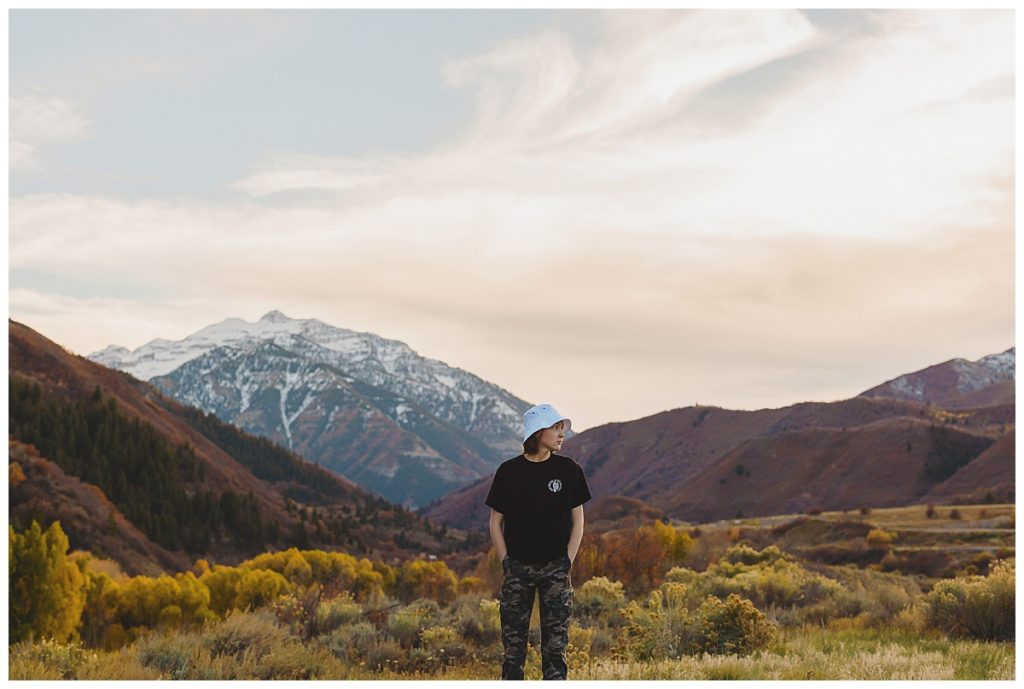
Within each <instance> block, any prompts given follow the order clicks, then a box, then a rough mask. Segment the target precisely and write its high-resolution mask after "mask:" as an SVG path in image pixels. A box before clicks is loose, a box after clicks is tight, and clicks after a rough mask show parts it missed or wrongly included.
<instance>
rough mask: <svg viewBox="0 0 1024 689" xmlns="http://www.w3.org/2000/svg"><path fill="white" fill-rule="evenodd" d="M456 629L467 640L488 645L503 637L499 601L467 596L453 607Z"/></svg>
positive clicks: (482, 645) (484, 645)
mask: <svg viewBox="0 0 1024 689" xmlns="http://www.w3.org/2000/svg"><path fill="white" fill-rule="evenodd" d="M452 610H453V613H454V617H455V622H454V624H455V630H456V631H457V632H458V633H459V636H461V637H462V638H463V639H465V640H466V641H469V642H471V643H473V644H476V645H477V646H481V647H486V646H490V645H491V644H493V643H496V642H497V641H499V640H500V639H501V616H500V612H499V604H498V601H496V600H493V599H490V598H480V597H465V598H460V599H459V601H458V602H457V603H456V604H455V605H454V606H453V608H452Z"/></svg>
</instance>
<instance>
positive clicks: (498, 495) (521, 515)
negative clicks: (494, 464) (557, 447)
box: [485, 453, 590, 564]
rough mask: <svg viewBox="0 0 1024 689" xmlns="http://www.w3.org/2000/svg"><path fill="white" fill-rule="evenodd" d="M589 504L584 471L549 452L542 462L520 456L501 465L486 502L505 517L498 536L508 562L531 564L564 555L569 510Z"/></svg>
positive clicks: (588, 491) (570, 515)
mask: <svg viewBox="0 0 1024 689" xmlns="http://www.w3.org/2000/svg"><path fill="white" fill-rule="evenodd" d="M587 500H590V489H589V488H588V487H587V479H586V477H585V476H584V475H583V468H582V467H580V465H579V464H577V463H576V462H575V460H573V459H571V458H569V457H563V456H562V455H556V454H554V453H552V454H551V456H550V457H548V458H547V459H546V460H544V461H543V462H531V461H530V460H528V459H527V458H526V457H524V456H523V455H519V456H518V457H513V458H512V459H509V460H506V461H504V462H502V463H501V465H500V466H499V467H498V471H497V472H495V474H494V480H493V481H492V482H491V490H490V492H489V493H488V494H487V500H486V501H485V503H486V504H487V505H488V506H489V507H492V508H494V509H495V510H496V511H498V512H500V513H501V514H502V515H504V517H505V519H504V525H503V528H502V533H503V534H504V536H505V545H506V546H507V547H508V555H509V557H511V558H512V559H513V560H519V561H520V562H527V563H531V564H534V563H543V562H550V561H551V560H556V559H558V558H560V557H564V556H565V555H567V554H568V547H569V536H570V534H571V533H572V509H573V508H574V507H576V506H577V505H582V504H583V503H585V502H586V501H587Z"/></svg>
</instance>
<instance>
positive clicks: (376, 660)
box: [366, 639, 404, 672]
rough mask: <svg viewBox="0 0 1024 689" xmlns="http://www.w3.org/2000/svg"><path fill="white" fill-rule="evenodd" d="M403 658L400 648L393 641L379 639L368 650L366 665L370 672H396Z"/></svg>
mask: <svg viewBox="0 0 1024 689" xmlns="http://www.w3.org/2000/svg"><path fill="white" fill-rule="evenodd" d="M403 660H404V656H403V654H402V647H401V646H399V645H398V642H396V641H395V640H394V639H381V640H380V642H378V643H377V644H375V645H374V646H373V648H371V649H370V653H369V654H368V655H367V658H366V665H367V667H368V668H370V669H371V670H375V671H377V672H380V671H381V670H396V669H398V668H399V665H401V664H402V662H403Z"/></svg>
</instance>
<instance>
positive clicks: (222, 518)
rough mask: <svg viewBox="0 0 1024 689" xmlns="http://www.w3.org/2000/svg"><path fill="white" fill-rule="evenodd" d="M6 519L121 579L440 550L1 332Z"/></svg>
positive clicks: (168, 403) (213, 427) (348, 493)
mask: <svg viewBox="0 0 1024 689" xmlns="http://www.w3.org/2000/svg"><path fill="white" fill-rule="evenodd" d="M8 330H9V380H10V392H9V412H8V413H9V435H10V438H9V442H10V455H9V471H10V476H11V481H10V494H9V497H10V500H9V509H10V518H11V524H12V525H13V526H15V528H18V529H23V528H25V527H26V526H27V525H28V523H30V522H31V520H32V519H36V520H37V521H43V522H47V523H48V522H49V521H52V520H54V519H60V520H61V524H62V526H63V527H64V529H65V531H66V532H67V533H68V537H69V540H70V542H71V546H72V548H76V549H84V550H93V551H95V552H97V554H99V555H101V556H104V557H109V558H111V559H115V560H117V561H118V562H119V563H120V564H121V565H122V567H123V568H124V570H125V571H126V572H129V573H139V572H146V573H150V572H154V571H170V570H174V569H176V568H179V567H181V565H182V563H187V562H191V561H194V560H195V559H198V558H205V559H207V560H209V561H211V562H219V563H226V564H230V563H237V562H239V561H241V560H243V559H246V558H248V557H252V556H254V555H256V554H258V553H261V552H264V551H266V550H273V549H275V548H287V547H290V546H293V545H295V546H300V547H322V548H327V549H332V550H335V549H343V550H346V551H348V552H351V553H352V554H357V555H358V554H363V555H370V554H373V555H374V556H375V557H378V558H390V559H392V560H394V559H395V558H405V557H411V556H415V555H417V554H419V553H421V552H437V553H441V552H447V551H450V550H451V549H452V548H453V546H454V544H455V543H456V542H457V534H447V535H444V536H442V535H441V532H440V530H436V532H435V529H434V528H433V526H432V525H431V524H430V523H429V522H427V521H426V520H424V519H422V518H419V517H416V516H415V515H414V514H412V513H410V512H409V511H407V510H405V509H403V508H400V507H397V506H394V505H389V504H387V503H386V502H385V501H384V500H383V499H381V498H380V497H377V496H375V495H372V494H371V493H369V492H367V491H365V490H363V489H362V488H360V487H359V486H357V485H356V484H354V483H353V482H351V481H349V480H347V479H345V478H343V477H341V476H338V475H336V474H334V473H332V472H330V471H327V470H325V469H323V468H322V467H319V466H317V465H315V464H313V463H311V462H308V461H306V460H305V459H303V458H302V457H300V456H298V455H296V454H294V453H292V452H289V451H288V450H286V449H284V448H281V447H278V446H276V445H274V444H273V443H271V442H270V441H269V440H267V439H264V438H258V437H254V436H250V435H247V434H245V433H243V432H242V431H240V430H238V429H237V428H235V427H233V426H231V425H229V424H225V423H223V422H221V421H219V420H218V419H217V418H216V417H215V416H213V415H209V414H206V413H204V412H202V411H200V410H196V409H193V408H190V407H187V406H184V405H182V404H180V403H178V402H176V401H174V400H172V399H169V398H167V397H165V396H164V395H162V394H161V393H160V392H159V391H158V390H157V389H156V388H155V387H153V386H152V385H151V384H149V383H146V382H143V381H139V380H137V379H135V378H133V377H132V376H130V375H128V374H124V373H121V372H118V371H114V370H111V369H109V368H106V367H104V366H101V365H99V364H96V363H93V362H92V361H89V360H87V359H85V358H82V357H79V356H75V355H73V354H71V353H69V352H68V351H66V350H65V349H63V348H62V347H60V346H59V345H57V344H56V343H54V342H52V341H50V340H48V339H47V338H45V337H44V336H42V335H41V334H39V333H37V332H36V331H34V330H32V329H31V328H28V327H27V326H25V325H23V324H21V323H16V322H14V321H9V322H8Z"/></svg>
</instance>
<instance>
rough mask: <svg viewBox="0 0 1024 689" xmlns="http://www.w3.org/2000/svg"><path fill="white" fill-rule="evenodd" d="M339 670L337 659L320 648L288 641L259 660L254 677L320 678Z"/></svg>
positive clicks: (332, 674) (336, 673)
mask: <svg viewBox="0 0 1024 689" xmlns="http://www.w3.org/2000/svg"><path fill="white" fill-rule="evenodd" d="M341 672H342V668H340V667H338V661H337V660H336V659H335V658H334V657H332V656H331V655H330V654H329V653H328V652H327V651H325V650H323V649H322V648H317V647H316V646H311V645H306V644H297V643H288V644H284V645H283V646H278V647H277V648H274V649H273V650H272V651H271V652H270V653H268V654H267V655H266V656H265V657H264V658H263V659H262V660H260V663H259V667H258V668H257V671H256V679H292V680H296V679H321V678H324V677H330V676H337V675H338V674H340V673H341Z"/></svg>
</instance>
